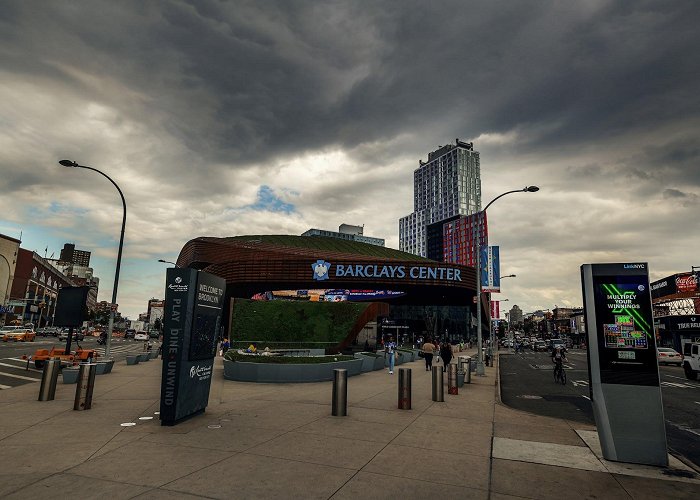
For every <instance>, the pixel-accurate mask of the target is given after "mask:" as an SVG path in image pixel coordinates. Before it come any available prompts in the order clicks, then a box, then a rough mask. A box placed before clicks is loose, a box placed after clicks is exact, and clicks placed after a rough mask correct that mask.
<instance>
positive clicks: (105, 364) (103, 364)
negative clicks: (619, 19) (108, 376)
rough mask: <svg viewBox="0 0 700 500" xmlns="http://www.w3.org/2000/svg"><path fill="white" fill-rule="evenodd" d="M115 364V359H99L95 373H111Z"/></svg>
mask: <svg viewBox="0 0 700 500" xmlns="http://www.w3.org/2000/svg"><path fill="white" fill-rule="evenodd" d="M113 366H114V360H113V359H110V360H107V361H98V362H97V367H95V374H96V375H104V374H105V373H109V372H111V371H112V367H113Z"/></svg>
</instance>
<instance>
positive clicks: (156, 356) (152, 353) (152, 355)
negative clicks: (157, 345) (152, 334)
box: [148, 349, 158, 359]
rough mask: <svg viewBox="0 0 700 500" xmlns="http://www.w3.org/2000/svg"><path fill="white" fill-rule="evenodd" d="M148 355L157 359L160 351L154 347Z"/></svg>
mask: <svg viewBox="0 0 700 500" xmlns="http://www.w3.org/2000/svg"><path fill="white" fill-rule="evenodd" d="M148 357H149V358H150V359H157V358H158V351H157V350H156V349H153V350H152V351H150V352H149V353H148Z"/></svg>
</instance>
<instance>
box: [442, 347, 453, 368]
mask: <svg viewBox="0 0 700 500" xmlns="http://www.w3.org/2000/svg"><path fill="white" fill-rule="evenodd" d="M440 357H441V358H442V361H443V363H444V366H443V367H442V371H443V372H446V371H447V365H449V364H450V361H452V346H451V345H450V343H449V342H443V343H442V346H441V347H440Z"/></svg>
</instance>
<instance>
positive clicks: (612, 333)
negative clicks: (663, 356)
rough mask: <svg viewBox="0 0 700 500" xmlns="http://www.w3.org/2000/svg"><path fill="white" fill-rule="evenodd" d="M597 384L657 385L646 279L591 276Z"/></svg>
mask: <svg viewBox="0 0 700 500" xmlns="http://www.w3.org/2000/svg"><path fill="white" fill-rule="evenodd" d="M593 288H594V293H595V310H596V322H597V327H598V328H597V329H598V347H599V352H600V375H601V382H602V383H605V384H629V385H653V386H658V385H659V379H658V373H657V366H656V344H655V339H654V326H653V325H654V321H653V318H652V314H651V296H650V294H649V282H648V279H647V277H646V276H639V275H627V276H625V275H618V276H593Z"/></svg>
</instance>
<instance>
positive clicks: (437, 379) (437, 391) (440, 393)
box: [433, 366, 445, 401]
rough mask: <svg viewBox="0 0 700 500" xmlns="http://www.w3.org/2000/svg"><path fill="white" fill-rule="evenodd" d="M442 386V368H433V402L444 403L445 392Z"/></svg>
mask: <svg viewBox="0 0 700 500" xmlns="http://www.w3.org/2000/svg"><path fill="white" fill-rule="evenodd" d="M442 384H443V381H442V367H441V366H433V401H445V392H444V388H443V387H442Z"/></svg>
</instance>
